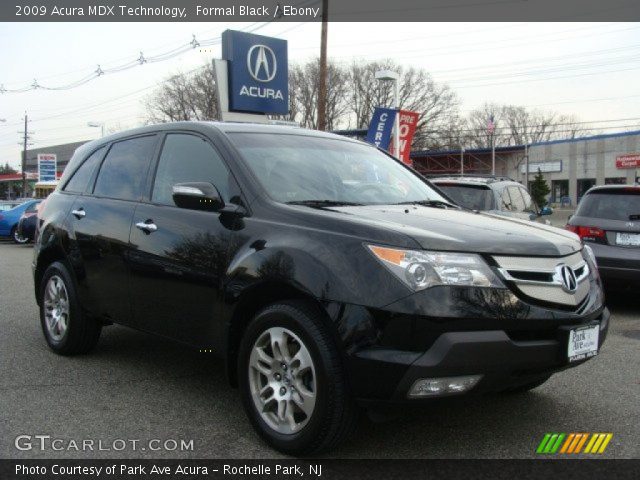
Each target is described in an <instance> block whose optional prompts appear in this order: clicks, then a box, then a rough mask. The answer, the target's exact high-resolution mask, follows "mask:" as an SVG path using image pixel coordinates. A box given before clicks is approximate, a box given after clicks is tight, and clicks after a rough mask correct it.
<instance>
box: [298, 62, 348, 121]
mask: <svg viewBox="0 0 640 480" xmlns="http://www.w3.org/2000/svg"><path fill="white" fill-rule="evenodd" d="M319 74H320V62H319V60H310V61H308V62H307V63H304V64H301V65H300V64H299V65H293V66H292V67H291V68H290V71H289V104H290V112H289V118H290V119H291V120H294V121H296V122H298V123H299V124H300V125H302V126H303V127H307V128H318V77H319ZM346 98H347V75H346V72H345V71H344V70H343V69H341V68H339V67H338V66H336V65H335V64H331V63H329V64H328V65H327V108H326V126H327V129H328V130H334V129H336V128H339V126H340V125H341V121H342V120H343V117H344V116H345V114H346V113H347V111H348V108H347V102H346Z"/></svg>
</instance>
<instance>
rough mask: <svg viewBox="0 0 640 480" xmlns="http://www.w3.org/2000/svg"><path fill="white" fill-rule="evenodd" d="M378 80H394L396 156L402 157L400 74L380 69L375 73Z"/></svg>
mask: <svg viewBox="0 0 640 480" xmlns="http://www.w3.org/2000/svg"><path fill="white" fill-rule="evenodd" d="M375 77H376V80H380V81H383V82H384V81H392V82H393V105H392V108H395V109H396V110H398V111H397V112H396V120H395V122H394V125H393V130H394V134H393V143H394V145H395V152H394V153H395V156H396V157H397V158H400V82H399V80H400V74H399V73H397V72H394V71H393V70H378V71H377V72H376V73H375Z"/></svg>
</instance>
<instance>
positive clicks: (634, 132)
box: [530, 130, 640, 147]
mask: <svg viewBox="0 0 640 480" xmlns="http://www.w3.org/2000/svg"><path fill="white" fill-rule="evenodd" d="M632 135H640V130H632V131H630V132H618V133H602V134H599V135H590V136H587V137H577V138H565V139H561V140H548V141H546V142H537V143H532V144H531V145H530V146H531V147H533V146H538V145H553V144H556V143H572V142H582V141H586V140H601V139H605V138H616V137H629V136H632Z"/></svg>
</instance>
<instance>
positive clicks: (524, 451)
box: [0, 242, 640, 458]
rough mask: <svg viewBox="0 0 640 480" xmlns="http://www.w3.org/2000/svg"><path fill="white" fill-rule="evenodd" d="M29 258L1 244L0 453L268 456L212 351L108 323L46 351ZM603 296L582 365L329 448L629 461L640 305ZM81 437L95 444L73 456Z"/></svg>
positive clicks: (635, 448) (445, 405)
mask: <svg viewBox="0 0 640 480" xmlns="http://www.w3.org/2000/svg"><path fill="white" fill-rule="evenodd" d="M31 258H32V248H31V247H30V246H18V245H14V244H11V243H8V242H0V299H1V300H0V332H1V333H0V458H279V457H281V455H279V454H278V453H277V452H275V451H273V450H271V449H270V448H269V447H267V446H266V445H265V444H264V443H262V442H261V441H260V439H259V438H258V437H257V436H256V435H255V434H254V433H253V431H252V429H251V427H250V425H249V422H248V421H247V419H246V417H245V415H244V412H243V411H242V407H241V405H240V401H239V396H238V393H237V391H236V390H234V389H233V388H231V387H229V386H228V384H227V382H226V380H225V375H224V369H223V364H222V362H221V361H220V360H217V359H216V358H214V357H213V356H212V354H209V353H202V352H198V351H194V350H192V349H189V348H187V347H185V346H182V345H180V344H176V343H172V342H170V341H167V340H164V339H160V338H156V337H153V336H150V335H146V334H143V333H139V332H135V331H132V330H129V329H126V328H123V327H118V326H112V327H108V328H105V329H104V330H103V335H102V337H101V340H100V343H99V345H98V347H97V348H96V350H95V351H94V352H92V353H90V354H88V355H84V356H77V357H61V356H58V355H55V354H54V353H52V352H51V351H50V350H49V349H48V348H47V345H46V343H45V341H44V339H43V336H42V332H41V330H40V325H39V320H38V311H37V306H36V303H35V300H34V296H33V287H32V279H31V269H30V263H31ZM608 302H609V306H610V308H611V311H612V313H613V316H612V319H611V327H610V330H609V337H608V339H607V342H606V344H605V346H604V348H603V349H602V351H601V353H600V355H598V356H597V357H596V358H594V359H593V360H591V361H589V362H587V363H586V364H584V365H581V366H579V367H577V368H574V369H571V370H568V371H565V372H562V373H559V374H557V375H554V376H553V377H552V378H551V380H549V381H548V382H547V383H545V384H544V385H543V386H541V387H539V388H537V389H535V390H533V391H532V392H529V393H526V394H518V395H489V396H483V397H475V398H474V397H470V398H460V399H456V400H449V401H439V402H437V403H433V404H430V405H427V406H423V407H420V408H415V407H412V408H402V411H401V413H399V415H398V416H396V417H393V416H391V417H390V418H387V419H386V421H384V422H372V421H371V420H370V419H369V418H367V417H363V418H362V419H361V421H360V422H359V425H358V429H357V432H356V434H355V435H354V436H353V438H351V439H350V441H348V442H347V443H346V444H345V445H344V446H343V447H341V448H340V449H339V450H337V451H335V452H333V453H332V454H331V455H330V456H331V457H340V458H527V457H536V454H535V449H536V447H537V446H538V444H539V442H540V440H541V439H542V437H543V435H544V434H545V433H546V432H566V433H570V432H611V433H613V440H612V441H611V443H610V444H609V446H608V448H607V450H606V452H605V453H604V454H603V455H601V456H600V457H606V458H640V446H639V442H638V439H639V438H640V422H639V421H638V420H639V419H640V402H639V401H638V399H639V398H640V371H639V369H638V365H640V302H638V300H637V294H636V292H633V291H627V292H624V293H618V294H617V295H615V296H612V295H610V296H609V299H608ZM372 381H375V379H373V380H372ZM37 435H43V436H49V437H50V438H48V439H47V438H44V439H42V440H40V439H38V438H37V437H36V436H37ZM19 436H23V437H20V438H19V440H18V444H19V445H20V447H21V448H22V450H20V449H18V448H16V445H15V444H16V438H17V437H19ZM52 440H59V441H57V442H56V443H55V446H56V447H57V448H58V449H61V450H53V449H51V448H50V447H51V441H52ZM87 440H88V441H93V442H94V443H93V448H94V450H93V451H91V450H89V451H84V452H83V451H82V448H83V447H82V442H83V441H87ZM136 440H137V442H132V441H136ZM150 440H159V442H158V441H156V442H150ZM166 441H168V443H165V442H166ZM181 441H182V442H183V443H184V448H185V449H186V450H181V447H180V442H181ZM191 441H192V442H191ZM40 442H44V444H45V447H46V448H45V449H44V450H43V449H41V448H40V446H41V445H40ZM123 443H124V444H125V447H124V448H122V449H121V447H122V446H123ZM134 444H135V448H136V449H135V450H134V446H133V445H134ZM74 445H75V446H76V447H77V448H75V447H74ZM86 445H88V444H85V446H86ZM163 445H164V447H166V448H163V449H160V450H155V448H160V447H161V446H163ZM190 446H191V448H190ZM98 447H100V448H101V450H99V449H98ZM152 448H153V449H152ZM580 456H581V457H585V456H586V455H580Z"/></svg>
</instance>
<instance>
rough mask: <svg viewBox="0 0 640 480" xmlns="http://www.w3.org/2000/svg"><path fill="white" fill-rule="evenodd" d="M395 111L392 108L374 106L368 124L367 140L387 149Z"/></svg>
mask: <svg viewBox="0 0 640 480" xmlns="http://www.w3.org/2000/svg"><path fill="white" fill-rule="evenodd" d="M396 113H397V112H396V110H394V109H393V108H382V107H376V109H375V110H374V112H373V117H372V118H371V123H370V124H369V131H368V132H367V142H369V143H372V144H374V145H375V146H376V147H379V148H383V149H385V150H386V149H388V148H389V143H390V142H391V131H392V130H393V124H394V122H395V119H396Z"/></svg>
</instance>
